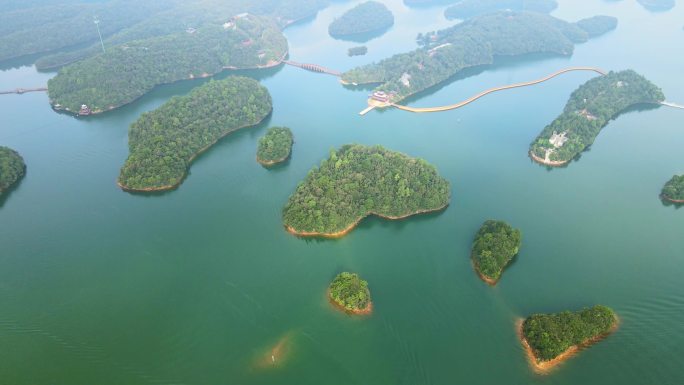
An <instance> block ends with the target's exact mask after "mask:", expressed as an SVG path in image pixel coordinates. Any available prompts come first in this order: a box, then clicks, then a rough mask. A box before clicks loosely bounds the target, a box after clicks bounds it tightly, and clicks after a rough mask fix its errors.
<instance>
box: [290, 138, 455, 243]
mask: <svg viewBox="0 0 684 385" xmlns="http://www.w3.org/2000/svg"><path fill="white" fill-rule="evenodd" d="M450 194H451V187H450V185H449V182H448V181H447V180H446V179H444V178H442V177H440V176H439V175H438V173H437V170H436V169H435V167H434V166H432V165H430V164H429V163H427V162H426V161H424V160H422V159H415V158H410V157H409V156H407V155H404V154H401V153H398V152H394V151H390V150H386V149H385V148H383V147H381V146H373V147H367V146H362V145H346V146H343V147H342V148H340V149H339V150H337V151H331V152H330V157H329V158H328V159H327V160H324V161H323V162H321V165H320V167H318V168H314V169H312V170H311V171H310V172H309V174H308V175H307V176H306V178H305V179H304V181H303V182H301V183H300V184H299V186H297V189H296V191H295V192H294V193H293V194H292V195H291V196H290V199H289V200H288V202H287V204H286V205H285V207H284V208H283V222H284V225H285V228H286V229H287V230H288V231H289V232H291V233H292V234H295V235H299V236H321V237H340V236H343V235H345V234H347V233H348V232H349V231H351V230H352V229H353V228H354V227H355V226H356V225H357V224H358V223H359V222H360V221H361V220H362V219H363V218H365V217H367V216H369V215H377V216H380V217H383V218H387V219H401V218H405V217H409V216H411V215H415V214H420V213H426V212H432V211H438V210H442V209H443V208H445V207H446V206H447V205H448V204H449V199H450Z"/></svg>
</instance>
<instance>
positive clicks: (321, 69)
mask: <svg viewBox="0 0 684 385" xmlns="http://www.w3.org/2000/svg"><path fill="white" fill-rule="evenodd" d="M283 63H285V64H288V65H291V66H293V67H299V68H303V69H305V70H308V71H312V72H318V73H321V74H328V75H332V76H337V77H340V76H342V73H341V72H339V71H335V70H332V69H330V68H327V67H323V66H320V65H318V64H310V63H299V62H296V61H292V60H283Z"/></svg>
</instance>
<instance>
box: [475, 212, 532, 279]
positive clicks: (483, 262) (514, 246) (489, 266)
mask: <svg viewBox="0 0 684 385" xmlns="http://www.w3.org/2000/svg"><path fill="white" fill-rule="evenodd" d="M521 239H522V234H521V233H520V230H518V229H514V228H513V227H512V226H511V225H509V224H508V223H506V222H503V221H494V220H488V221H485V223H484V224H482V227H480V230H479V231H478V232H477V235H476V236H475V241H474V242H473V249H472V252H471V254H470V255H471V258H472V259H473V265H474V266H475V269H476V270H477V272H478V273H479V274H480V276H481V277H482V279H483V280H485V281H486V282H488V283H492V284H494V283H496V282H497V281H498V280H499V278H500V277H501V273H502V272H503V270H504V268H505V267H506V265H508V263H509V262H510V261H511V260H512V259H513V257H514V256H515V255H516V254H518V251H519V250H520V244H521Z"/></svg>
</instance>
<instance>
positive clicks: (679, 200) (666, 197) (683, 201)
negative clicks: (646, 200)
mask: <svg viewBox="0 0 684 385" xmlns="http://www.w3.org/2000/svg"><path fill="white" fill-rule="evenodd" d="M660 197H661V198H663V199H665V200H666V201H668V202H671V203H684V199H673V198H670V197H669V196H667V195H665V194H662V195H660Z"/></svg>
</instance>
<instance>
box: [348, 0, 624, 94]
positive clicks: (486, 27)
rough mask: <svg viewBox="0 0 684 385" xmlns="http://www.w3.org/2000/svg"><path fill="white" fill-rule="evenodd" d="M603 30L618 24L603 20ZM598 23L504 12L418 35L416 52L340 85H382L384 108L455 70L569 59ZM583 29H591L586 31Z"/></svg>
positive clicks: (367, 68)
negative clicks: (534, 58)
mask: <svg viewBox="0 0 684 385" xmlns="http://www.w3.org/2000/svg"><path fill="white" fill-rule="evenodd" d="M600 20H603V22H602V23H601V24H602V25H604V28H603V29H602V30H603V31H604V32H607V30H606V28H607V27H608V26H609V25H608V22H609V21H610V22H611V25H613V26H614V25H617V21H616V19H615V18H611V17H607V16H605V17H602V18H601V19H600ZM596 24H597V23H596V22H592V23H588V22H582V21H580V22H578V23H568V22H566V21H563V20H560V19H557V18H555V17H552V16H549V15H545V14H541V13H536V12H512V11H502V12H495V13H490V14H485V15H482V16H478V17H475V18H472V19H468V20H466V21H464V22H463V23H460V24H457V25H455V26H453V27H451V28H447V29H444V30H441V31H437V32H431V33H427V34H419V35H418V38H417V40H418V44H419V45H420V46H421V47H420V48H418V49H416V50H414V51H411V52H408V53H402V54H398V55H394V56H392V57H390V58H388V59H384V60H381V61H380V62H378V63H373V64H368V65H364V66H361V67H357V68H353V69H351V70H349V71H347V72H344V73H343V74H342V77H341V81H342V83H343V84H353V85H362V84H380V85H379V86H378V87H377V88H375V90H374V91H376V92H377V93H383V94H385V95H387V98H386V100H383V103H382V104H383V105H382V106H389V105H390V104H391V103H397V102H399V101H401V100H403V99H405V98H407V97H408V96H411V95H413V94H416V93H418V92H421V91H424V90H426V89H428V88H430V87H432V86H435V85H437V84H439V83H441V82H443V81H446V80H448V79H449V78H451V77H452V76H454V75H456V74H458V73H459V72H461V71H463V70H465V69H467V68H472V67H476V66H482V65H490V64H493V63H494V62H495V58H497V57H512V56H520V55H526V54H537V53H547V54H554V55H563V56H569V55H571V54H572V52H573V50H574V45H575V43H582V42H585V41H587V40H588V39H589V38H590V37H593V36H596V32H597V31H599V30H600V29H599V28H598V27H597V26H596ZM584 28H590V29H591V30H590V31H587V30H585V29H584Z"/></svg>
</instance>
